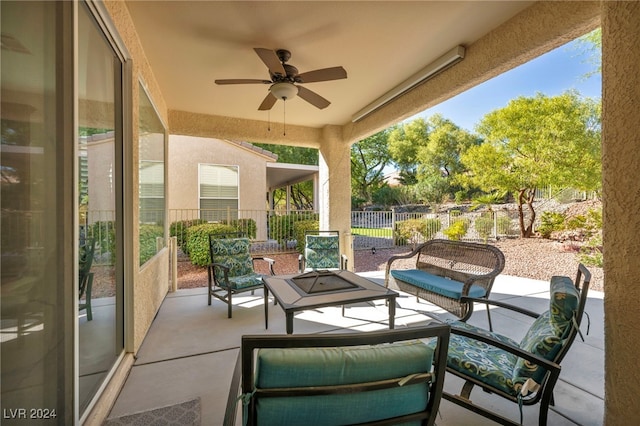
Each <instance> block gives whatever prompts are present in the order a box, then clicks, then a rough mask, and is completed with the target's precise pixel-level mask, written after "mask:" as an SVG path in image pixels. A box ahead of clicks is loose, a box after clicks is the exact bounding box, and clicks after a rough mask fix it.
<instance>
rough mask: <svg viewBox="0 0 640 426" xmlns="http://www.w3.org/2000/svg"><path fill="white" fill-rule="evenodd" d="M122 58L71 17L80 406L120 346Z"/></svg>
mask: <svg viewBox="0 0 640 426" xmlns="http://www.w3.org/2000/svg"><path fill="white" fill-rule="evenodd" d="M122 68H123V67H122V61H121V60H120V59H119V57H118V56H117V55H116V54H115V52H114V50H113V49H112V47H111V46H110V44H109V43H108V42H107V40H106V39H105V37H104V36H103V34H102V32H101V31H100V29H99V27H98V26H97V25H96V22H95V21H94V19H93V18H92V16H91V14H90V12H89V11H88V9H86V8H85V7H79V16H78V119H79V129H78V134H79V140H78V150H77V152H78V158H77V161H78V179H79V182H78V198H79V199H78V204H79V241H78V249H79V265H78V282H79V294H80V300H79V318H78V330H79V354H78V358H79V375H80V378H79V379H80V380H79V395H80V413H81V415H82V413H83V412H84V411H85V410H86V408H87V406H88V404H89V403H90V401H91V399H92V398H93V397H94V396H95V395H96V392H97V391H98V390H99V388H100V386H101V385H102V383H103V382H104V380H105V378H106V376H107V374H108V373H109V371H110V369H111V368H112V367H113V365H114V363H115V361H116V360H117V359H118V357H119V356H120V354H121V353H122V351H123V348H124V340H123V300H122V296H123V291H122V243H121V237H120V236H121V235H122V234H121V231H120V230H121V227H122V220H121V218H122V214H121V208H122V202H121V200H122V183H121V182H122V172H121V171H122V160H121V158H122V126H121V120H120V119H119V118H118V117H120V116H121V115H122V114H121V111H122V109H121V101H120V99H121V95H120V94H121V92H122Z"/></svg>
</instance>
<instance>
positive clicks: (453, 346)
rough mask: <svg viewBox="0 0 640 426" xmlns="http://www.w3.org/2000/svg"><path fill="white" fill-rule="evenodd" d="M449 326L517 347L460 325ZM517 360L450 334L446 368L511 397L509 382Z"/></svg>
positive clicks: (514, 391) (512, 386)
mask: <svg viewBox="0 0 640 426" xmlns="http://www.w3.org/2000/svg"><path fill="white" fill-rule="evenodd" d="M451 327H455V328H461V329H464V330H469V331H473V332H475V333H478V334H481V335H485V336H487V337H491V338H493V339H495V340H498V341H501V342H503V343H507V344H509V345H512V346H515V347H517V346H518V342H516V341H514V340H512V339H510V338H508V337H506V336H502V335H500V334H498V333H494V332H491V331H488V330H484V329H482V328H478V327H474V326H472V325H469V324H467V323H464V322H460V321H453V322H451ZM517 361H518V357H517V356H515V355H513V354H511V353H509V352H507V351H505V350H502V349H499V348H496V347H495V346H492V345H489V344H486V343H483V342H480V341H478V340H475V339H469V338H467V337H464V336H460V335H457V334H453V333H452V334H451V336H450V337H449V352H448V355H447V366H448V367H449V368H451V369H453V370H456V371H459V372H460V373H462V374H464V375H467V376H471V377H474V378H476V379H477V380H479V381H480V382H483V383H487V384H488V385H490V386H492V387H494V388H496V389H501V390H502V391H504V392H506V393H507V394H509V395H513V396H515V395H517V393H518V391H517V389H516V387H515V383H514V381H513V368H514V366H515V364H516V362H517Z"/></svg>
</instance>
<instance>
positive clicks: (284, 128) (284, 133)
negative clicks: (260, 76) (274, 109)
mask: <svg viewBox="0 0 640 426" xmlns="http://www.w3.org/2000/svg"><path fill="white" fill-rule="evenodd" d="M282 106H283V109H282V114H283V119H282V136H287V99H283V100H282Z"/></svg>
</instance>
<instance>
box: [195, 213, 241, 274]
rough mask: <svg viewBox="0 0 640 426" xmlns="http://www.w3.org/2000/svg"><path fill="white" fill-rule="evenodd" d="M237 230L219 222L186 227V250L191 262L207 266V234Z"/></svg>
mask: <svg viewBox="0 0 640 426" xmlns="http://www.w3.org/2000/svg"><path fill="white" fill-rule="evenodd" d="M233 232H237V229H236V228H235V227H233V226H231V225H224V224H220V223H204V224H202V225H194V226H190V227H188V228H187V244H186V247H187V250H188V251H189V259H190V260H191V263H193V264H194V265H197V266H207V265H208V264H209V263H211V256H209V235H213V234H226V233H233Z"/></svg>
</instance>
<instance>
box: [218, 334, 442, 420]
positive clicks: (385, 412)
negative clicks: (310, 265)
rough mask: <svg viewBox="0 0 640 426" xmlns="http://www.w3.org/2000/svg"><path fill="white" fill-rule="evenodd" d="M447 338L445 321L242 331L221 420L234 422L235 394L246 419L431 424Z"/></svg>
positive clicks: (438, 401)
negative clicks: (350, 329) (356, 329)
mask: <svg viewBox="0 0 640 426" xmlns="http://www.w3.org/2000/svg"><path fill="white" fill-rule="evenodd" d="M417 339H429V341H430V342H431V343H432V346H429V345H427V344H425V343H424V342H422V341H420V340H417ZM448 340H449V326H448V325H446V324H432V325H428V326H425V327H416V328H407V329H402V330H389V331H378V332H367V333H343V334H314V335H309V334H307V335H286V336H282V335H255V336H243V338H242V346H241V349H240V354H239V356H238V361H237V363H236V369H235V372H234V375H233V379H232V382H231V389H230V392H229V398H228V401H227V409H226V412H225V420H224V424H225V425H233V424H234V423H235V419H236V415H237V411H238V410H237V405H236V404H237V403H238V401H239V400H241V401H242V405H243V409H242V414H243V418H244V424H248V425H255V424H265V425H302V424H304V425H323V426H331V425H345V424H359V425H373V424H375V425H383V424H384V425H391V424H400V423H402V424H422V425H433V424H434V420H435V417H436V414H437V411H438V407H439V404H440V398H441V394H442V385H443V379H444V374H445V373H444V364H445V362H446V349H447V342H448ZM241 379H242V380H241ZM240 381H242V386H241V388H242V393H241V396H240V397H238V393H239V391H240V389H239V388H240Z"/></svg>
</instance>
